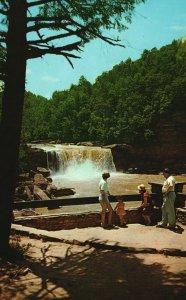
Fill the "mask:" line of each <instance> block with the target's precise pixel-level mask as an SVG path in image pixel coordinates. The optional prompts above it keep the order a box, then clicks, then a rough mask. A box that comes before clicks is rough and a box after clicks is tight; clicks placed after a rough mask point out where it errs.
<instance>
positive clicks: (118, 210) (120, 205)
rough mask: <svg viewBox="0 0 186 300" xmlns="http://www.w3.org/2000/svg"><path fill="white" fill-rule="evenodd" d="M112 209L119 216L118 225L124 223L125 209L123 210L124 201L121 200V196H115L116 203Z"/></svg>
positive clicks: (123, 224)
mask: <svg viewBox="0 0 186 300" xmlns="http://www.w3.org/2000/svg"><path fill="white" fill-rule="evenodd" d="M114 211H115V212H116V214H117V215H118V216H119V221H120V226H125V225H126V211H125V203H124V202H123V198H122V197H117V204H116V206H115V208H114Z"/></svg>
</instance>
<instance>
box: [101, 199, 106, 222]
mask: <svg viewBox="0 0 186 300" xmlns="http://www.w3.org/2000/svg"><path fill="white" fill-rule="evenodd" d="M101 207H102V212H101V224H102V226H103V227H105V217H106V209H107V203H106V202H103V203H102V204H101Z"/></svg>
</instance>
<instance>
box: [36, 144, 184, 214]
mask: <svg viewBox="0 0 186 300" xmlns="http://www.w3.org/2000/svg"><path fill="white" fill-rule="evenodd" d="M32 147H34V148H39V149H43V150H44V151H46V153H47V160H48V161H47V163H48V168H49V169H50V172H51V177H52V179H53V183H54V184H55V185H56V186H57V187H58V188H63V187H66V188H74V189H75V191H76V194H75V195H74V196H73V197H77V196H79V197H86V196H98V193H99V191H98V183H99V180H100V178H101V174H102V172H103V170H108V171H109V172H110V173H111V177H110V178H109V180H108V183H109V190H110V193H111V194H112V195H122V194H123V195H125V194H134V195H135V194H136V193H138V190H137V186H138V185H139V184H141V183H144V184H145V185H146V187H147V189H148V190H149V191H150V185H148V182H150V181H152V182H154V181H155V182H156V181H158V182H163V181H164V177H163V176H162V175H149V174H148V175H146V174H125V173H119V172H116V168H115V165H114V163H113V158H112V153H111V150H110V149H106V148H101V147H86V146H76V145H61V144H60V145H58V144H56V145H50V144H34V145H32ZM175 177H176V180H177V181H181V182H183V181H186V176H175ZM184 189H186V186H185V187H184ZM184 192H185V193H186V190H185V191H184ZM134 201H135V199H134ZM127 205H131V203H128V204H127ZM81 207H82V206H81ZM84 208H85V209H86V210H87V208H86V206H84ZM66 209H68V208H65V210H66ZM76 209H77V207H76Z"/></svg>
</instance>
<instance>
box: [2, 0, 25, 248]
mask: <svg viewBox="0 0 186 300" xmlns="http://www.w3.org/2000/svg"><path fill="white" fill-rule="evenodd" d="M9 3H10V10H9V27H8V36H7V62H6V80H5V88H4V94H3V100H2V117H1V147H0V241H1V242H0V253H1V254H4V253H6V251H7V250H8V249H9V236H10V231H11V223H12V211H13V201H14V192H15V183H16V177H17V169H18V168H17V166H18V157H19V144H20V136H21V124H22V112H23V104H24V92H25V72H26V55H27V46H26V45H27V44H26V13H27V8H26V1H25V0H16V1H9Z"/></svg>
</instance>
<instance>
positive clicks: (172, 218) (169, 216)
mask: <svg viewBox="0 0 186 300" xmlns="http://www.w3.org/2000/svg"><path fill="white" fill-rule="evenodd" d="M163 176H164V177H165V178H166V180H165V181H164V183H163V187H162V193H163V205H162V221H161V223H160V224H159V225H157V227H163V228H165V227H166V226H167V225H168V228H169V229H174V228H175V226H176V214H175V207H174V203H175V199H176V194H175V178H174V177H173V176H172V175H170V171H169V169H168V168H166V169H164V171H163Z"/></svg>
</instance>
